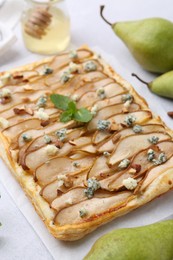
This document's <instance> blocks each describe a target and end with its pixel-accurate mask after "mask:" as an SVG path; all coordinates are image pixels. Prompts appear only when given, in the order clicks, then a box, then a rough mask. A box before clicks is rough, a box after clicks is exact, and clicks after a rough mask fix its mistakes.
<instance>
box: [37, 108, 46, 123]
mask: <svg viewBox="0 0 173 260" xmlns="http://www.w3.org/2000/svg"><path fill="white" fill-rule="evenodd" d="M35 116H36V117H37V118H39V119H40V120H43V121H46V120H48V119H49V115H48V114H47V113H46V112H44V108H39V110H38V111H36V112H35Z"/></svg>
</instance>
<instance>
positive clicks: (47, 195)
mask: <svg viewBox="0 0 173 260" xmlns="http://www.w3.org/2000/svg"><path fill="white" fill-rule="evenodd" d="M67 190H68V188H66V187H65V186H64V185H61V181H59V180H55V181H53V182H51V183H48V184H47V185H45V186H44V187H43V188H42V189H41V191H40V195H41V196H42V197H43V198H44V199H45V200H46V201H47V202H48V203H51V202H52V201H53V200H54V199H56V197H57V196H58V194H61V193H64V192H67Z"/></svg>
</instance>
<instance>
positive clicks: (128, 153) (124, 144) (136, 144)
mask: <svg viewBox="0 0 173 260" xmlns="http://www.w3.org/2000/svg"><path fill="white" fill-rule="evenodd" d="M152 136H156V137H158V138H159V141H162V140H169V139H170V136H169V135H168V134H163V133H158V132H153V133H150V134H136V135H131V136H127V137H124V138H123V139H122V140H120V141H119V142H118V143H117V145H116V147H115V150H114V151H113V153H112V154H111V156H110V158H109V165H110V166H113V165H116V164H117V163H119V162H121V161H122V160H123V159H125V158H131V157H132V156H133V155H134V154H136V153H138V152H139V151H140V150H142V149H146V148H148V147H150V146H151V143H150V142H149V141H148V139H149V138H152Z"/></svg>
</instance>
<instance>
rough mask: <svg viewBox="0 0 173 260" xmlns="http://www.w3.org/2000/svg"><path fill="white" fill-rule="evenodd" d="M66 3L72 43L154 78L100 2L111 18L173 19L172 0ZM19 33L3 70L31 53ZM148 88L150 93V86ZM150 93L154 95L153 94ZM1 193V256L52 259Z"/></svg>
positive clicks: (5, 259) (168, 104)
mask: <svg viewBox="0 0 173 260" xmlns="http://www.w3.org/2000/svg"><path fill="white" fill-rule="evenodd" d="M21 1H23V0H21ZM67 3H68V7H69V10H70V16H71V25H72V43H73V44H74V45H75V46H80V45H81V44H84V43H87V44H89V45H90V46H96V45H97V46H100V47H101V48H102V49H103V50H105V51H107V52H108V53H110V54H112V55H113V56H114V57H115V58H116V59H118V60H119V62H120V63H121V65H122V66H123V67H125V68H127V69H128V70H129V71H130V72H135V73H137V74H138V75H140V76H141V77H142V78H144V79H145V80H148V81H150V80H152V78H153V75H151V74H150V73H147V72H145V71H143V70H142V69H141V68H140V67H139V66H138V64H137V63H136V62H135V61H134V60H133V58H132V57H131V55H130V54H129V52H128V50H127V49H126V47H125V46H124V45H123V44H122V42H121V41H120V40H119V39H118V38H117V37H116V36H114V33H113V32H112V30H111V29H110V28H109V27H108V26H107V25H106V24H105V23H104V22H103V21H102V20H101V19H100V17H99V5H100V4H105V5H106V10H105V15H106V16H107V17H108V18H109V19H110V21H122V20H130V19H131V20H133V19H140V18H146V17H153V16H157V17H159V16H161V17H165V18H168V19H172V20H173V16H172V8H173V2H172V0H164V1H162V0H152V1H151V0H145V1H139V0H121V1H119V0H102V1H101V0H81V1H78V0H67ZM0 21H1V17H0ZM16 33H17V36H18V39H19V40H18V42H17V43H16V44H15V45H14V46H13V47H12V48H11V50H9V51H8V53H6V55H4V56H3V57H1V58H0V70H3V69H6V68H10V67H15V64H16V63H18V62H19V63H21V64H22V59H24V58H26V56H27V55H29V52H28V51H27V50H26V49H25V48H24V46H23V42H22V38H21V35H20V26H19V25H18V26H17V28H16ZM36 57H37V56H36ZM36 57H35V59H36ZM133 82H134V80H133ZM136 83H137V81H136ZM146 91H147V92H148V90H147V89H146ZM149 95H151V97H152V94H149ZM154 102H155V106H157V103H159V104H161V106H162V107H163V109H164V110H165V111H170V110H173V104H172V101H171V100H166V99H163V98H160V97H156V96H155V97H154ZM158 114H159V111H158ZM0 193H1V195H2V198H1V200H0V221H1V222H2V223H3V226H2V227H1V228H0V259H2V260H14V259H17V260H30V259H32V258H33V259H37V260H50V259H52V256H51V255H50V253H49V252H48V251H47V249H46V248H45V246H44V245H43V244H42V242H41V240H40V238H39V237H38V236H37V235H36V234H35V232H34V231H33V229H32V228H31V226H30V225H29V224H28V222H27V221H26V220H25V218H24V217H23V215H22V214H21V213H20V211H19V209H18V208H17V207H16V206H15V203H14V202H13V200H12V199H11V198H10V197H9V195H8V191H7V190H5V189H4V187H3V186H2V185H1V184H0ZM14 201H15V198H14ZM74 260H75V259H74Z"/></svg>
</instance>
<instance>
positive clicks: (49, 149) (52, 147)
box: [45, 144, 59, 156]
mask: <svg viewBox="0 0 173 260" xmlns="http://www.w3.org/2000/svg"><path fill="white" fill-rule="evenodd" d="M45 150H46V153H47V155H49V156H54V155H56V154H57V152H58V150H59V149H58V148H57V147H56V146H55V145H53V144H48V145H47V146H46V148H45Z"/></svg>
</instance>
